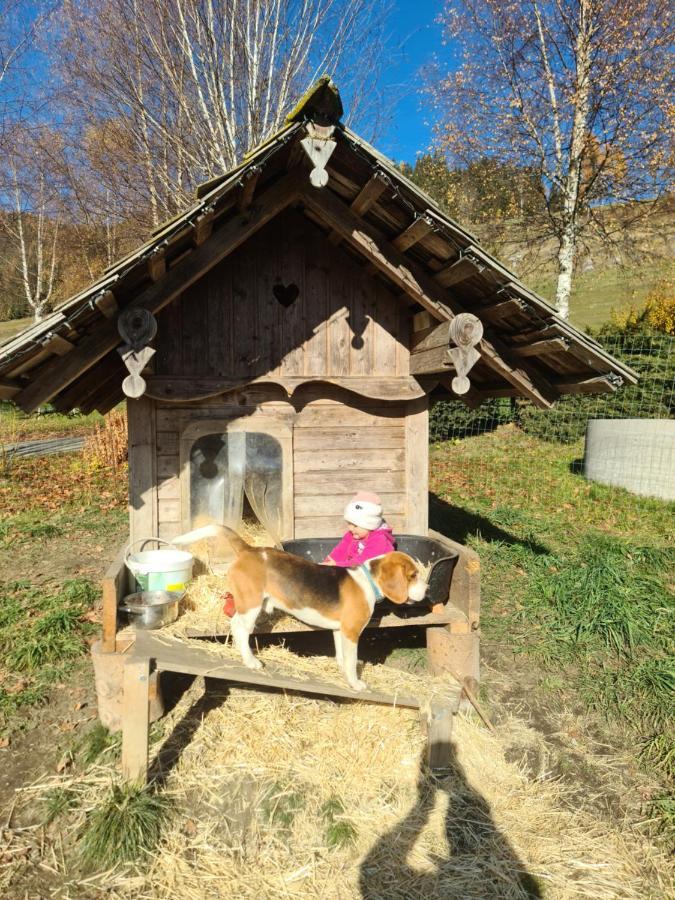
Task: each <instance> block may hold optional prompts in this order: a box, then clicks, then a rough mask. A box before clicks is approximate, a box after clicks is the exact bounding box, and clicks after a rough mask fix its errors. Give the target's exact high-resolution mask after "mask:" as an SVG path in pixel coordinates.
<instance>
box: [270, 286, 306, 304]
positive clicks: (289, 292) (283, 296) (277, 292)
mask: <svg viewBox="0 0 675 900" xmlns="http://www.w3.org/2000/svg"><path fill="white" fill-rule="evenodd" d="M272 293H273V294H274V296H275V297H276V298H277V300H278V301H279V303H281V305H282V306H283V307H284V308H285V309H288V307H289V306H290V305H291V304H292V303H295V301H296V300H297V299H298V295H299V293H300V288H299V287H298V286H297V284H293V282H291V283H290V284H286V285H284V284H275V285H274V287H273V288H272Z"/></svg>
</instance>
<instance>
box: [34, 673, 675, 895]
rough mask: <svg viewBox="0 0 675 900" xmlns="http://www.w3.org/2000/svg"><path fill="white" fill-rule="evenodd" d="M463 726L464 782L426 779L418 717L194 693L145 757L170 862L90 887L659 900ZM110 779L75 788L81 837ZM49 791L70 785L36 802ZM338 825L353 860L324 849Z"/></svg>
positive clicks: (627, 859)
mask: <svg viewBox="0 0 675 900" xmlns="http://www.w3.org/2000/svg"><path fill="white" fill-rule="evenodd" d="M372 668H373V669H375V668H379V669H380V670H382V671H381V672H380V677H381V678H382V679H385V678H387V677H389V676H391V677H395V676H394V674H393V673H392V670H390V669H388V668H387V667H386V666H379V667H376V666H373V667H372ZM401 677H402V676H401ZM407 678H408V679H413V678H419V676H412V675H410V674H408V675H407ZM455 723H456V725H455V732H454V747H453V750H454V757H455V768H454V769H453V771H451V772H449V773H447V774H445V775H444V776H443V777H440V778H436V779H432V778H431V777H430V776H429V775H428V774H426V773H424V772H423V770H422V769H421V767H420V760H421V758H422V757H423V752H424V738H423V735H422V733H421V730H420V728H419V724H418V721H417V716H416V714H415V713H414V712H412V711H409V710H403V709H390V708H386V707H376V706H371V705H367V704H365V703H342V704H340V703H332V702H328V701H324V700H315V699H311V698H305V697H297V696H284V695H282V694H265V693H262V692H259V691H254V690H247V689H243V688H231V689H230V690H229V691H228V692H226V693H224V694H222V695H220V696H218V695H215V696H214V695H213V694H209V695H206V696H205V695H204V693H203V683H202V682H196V683H195V684H194V685H193V686H192V688H191V689H190V691H189V692H188V693H187V694H186V695H185V696H184V697H183V698H182V700H181V702H180V703H179V705H178V706H177V707H176V708H175V709H174V710H173V712H172V713H171V715H170V716H169V717H167V719H165V720H164V723H163V733H164V736H165V738H166V737H167V736H168V735H171V734H172V733H173V737H172V740H171V741H170V742H169V743H168V744H167V743H165V744H164V749H163V750H160V752H159V755H157V751H158V748H160V747H161V746H162V741H161V740H160V741H158V742H157V743H156V744H155V745H154V746H153V750H154V752H155V769H154V770H153V771H154V774H155V775H157V774H160V773H161V774H162V776H163V778H164V787H163V790H164V791H165V792H167V794H168V795H169V796H170V797H171V798H172V799H173V801H174V804H175V814H174V816H173V818H172V820H171V823H170V825H169V826H168V828H167V829H166V830H165V833H164V837H163V840H162V843H161V845H160V846H159V847H158V848H157V850H156V851H155V852H154V853H153V855H152V857H151V858H150V860H149V862H148V864H147V865H146V866H144V867H140V868H138V869H125V870H117V871H112V872H106V873H103V874H101V875H98V876H95V877H94V878H90V879H88V885H89V887H90V888H91V889H92V890H95V891H96V895H97V896H98V892H99V891H102V892H105V893H106V896H111V897H117V898H134V900H142V898H148V900H149V898H167V897H181V898H185V900H202V898H220V897H236V898H238V900H239V898H242V900H244V898H251V900H254V898H255V900H258V898H288V897H302V898H312V897H315V898H319V897H321V898H328V900H352V898H354V900H355V898H360V897H362V898H367V900H375V898H382V900H385V898H386V900H390V898H391V900H404V898H405V900H415V898H420V900H422V898H425V900H431V898H438V900H441V898H443V900H451V898H458V900H459V898H462V900H464V898H481V900H483V898H495V900H496V898H499V900H504V898H507V900H508V898H521V897H526V896H539V894H532V893H528V892H527V887H528V882H527V879H528V878H529V877H530V876H531V877H536V878H537V879H538V880H539V883H540V885H541V887H542V891H543V893H542V896H545V897H548V898H556V900H563V898H565V900H566V898H589V897H593V898H595V900H603V898H638V897H639V898H644V897H647V896H654V897H656V896H666V895H667V893H668V885H666V884H664V883H662V882H659V880H658V876H657V875H656V874H655V869H654V864H655V863H658V866H659V869H661V871H663V870H664V869H665V863H664V861H663V860H662V859H659V858H658V857H657V856H656V851H655V850H654V849H653V848H652V847H650V846H649V845H648V844H647V843H643V842H642V841H640V840H639V838H637V837H634V836H633V835H632V834H631V832H630V831H629V830H628V829H626V830H625V833H622V831H621V830H620V827H619V826H612V825H610V824H608V823H607V822H605V821H603V820H596V819H592V818H590V817H589V816H588V815H585V814H582V813H580V812H578V811H575V808H574V806H573V805H571V802H570V798H569V797H568V796H566V795H565V793H564V792H563V789H562V788H561V787H560V785H558V784H556V783H555V782H553V781H550V780H547V779H546V777H545V775H544V776H542V777H541V778H539V779H536V780H528V778H527V777H526V776H525V775H524V773H523V772H521V771H520V770H519V769H518V768H517V767H516V766H515V765H513V764H512V763H509V762H508V761H507V759H506V756H505V750H506V749H507V745H508V731H509V729H508V724H507V725H506V726H504V728H503V729H502V730H501V732H500V735H499V736H497V737H494V736H492V735H490V734H488V733H487V732H486V731H485V730H484V729H483V728H482V727H481V726H479V725H478V724H476V723H475V722H474V721H472V720H471V719H469V718H465V717H463V716H457V717H456V718H455ZM180 735H183V736H184V737H183V739H182V740H181V739H180ZM177 738H178V739H177ZM172 745H173V747H174V748H175V747H176V746H178V747H180V748H181V752H180V755H179V756H178V758H177V759H174V760H173V767H171V766H172V760H171V757H170V755H167V747H170V746H172ZM158 760H159V761H158ZM112 777H116V776H115V767H114V764H111V765H110V766H109V767H102V766H99V767H97V768H95V769H93V770H90V771H89V772H88V773H87V774H86V775H85V776H83V778H82V780H81V782H80V785H79V787H78V790H79V791H80V792H81V793H82V794H83V795H84V801H85V802H84V803H83V805H82V807H81V808H80V811H79V813H78V814H77V815H79V816H80V819H79V820H78V821H75V822H73V823H72V826H71V827H72V830H73V833H76V831H77V829H78V828H79V827H80V825H81V822H82V818H83V816H84V814H85V812H86V809H87V808H90V807H91V806H94V805H96V804H97V803H99V802H100V798H101V795H102V793H103V792H105V790H106V788H107V786H109V784H110V780H111V778H112ZM55 783H60V784H64V783H65V781H64V779H63V778H61V779H52V780H51V782H50V785H41V786H39V787H38V788H37V789H36V790H37V791H44V790H45V789H46V788H47V787H48V786H53V785H54V784H55ZM329 809H333V810H337V813H333V819H334V821H337V822H339V823H342V824H343V825H346V826H347V829H348V833H349V835H350V836H351V837H352V838H353V842H347V843H345V845H343V846H338V847H333V848H331V846H330V844H331V842H330V840H329V829H330V825H331V821H330V815H329V814H328V813H327V810H329ZM54 864H56V863H54ZM63 867H64V875H65V873H66V872H67V871H68V868H67V864H66V863H63ZM66 877H67V876H66ZM71 877H72V876H71ZM71 883H72V882H71ZM671 887H672V885H671ZM78 890H79V888H78Z"/></svg>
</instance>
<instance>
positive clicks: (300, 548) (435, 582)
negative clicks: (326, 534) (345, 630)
mask: <svg viewBox="0 0 675 900" xmlns="http://www.w3.org/2000/svg"><path fill="white" fill-rule="evenodd" d="M395 538H396V549H397V550H400V551H401V552H402V553H407V554H408V555H409V556H412V558H413V559H415V560H419V561H420V562H421V563H422V565H424V566H427V565H429V563H431V564H432V565H431V571H430V572H429V576H428V578H427V581H428V583H429V588H428V590H427V593H426V597H425V598H424V600H423V601H422V603H425V602H426V603H430V604H431V605H434V604H436V603H446V602H447V599H448V593H449V591H450V581H451V579H452V572H453V569H454V568H455V564H456V562H457V558H458V554H457V553H456V552H455V551H454V550H449V549H448V548H447V547H446V546H444V545H443V544H441V542H440V541H435V540H434V539H433V538H429V537H422V536H421V535H418V534H397V535H395ZM336 544H337V538H302V539H301V540H297V541H284V545H283V547H284V550H286V551H287V552H288V553H293V554H294V555H295V556H304V557H305V559H310V560H311V561H312V562H317V563H320V562H322V561H323V560H324V559H325V558H326V557H327V556H328V554H329V553H330V551H331V550H332V549H333V547H335V545H336ZM386 602H387V604H388V601H386ZM380 605H381V604H378V607H379V606H380ZM392 605H393V604H392ZM415 605H416V606H417V605H418V604H415ZM399 608H400V607H399Z"/></svg>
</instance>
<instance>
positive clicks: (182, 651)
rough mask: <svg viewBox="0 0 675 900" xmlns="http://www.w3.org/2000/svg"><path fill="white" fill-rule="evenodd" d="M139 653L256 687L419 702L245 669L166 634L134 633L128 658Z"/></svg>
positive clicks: (169, 668)
mask: <svg viewBox="0 0 675 900" xmlns="http://www.w3.org/2000/svg"><path fill="white" fill-rule="evenodd" d="M139 656H143V657H145V656H147V657H149V658H150V659H154V660H156V663H157V668H158V670H159V671H166V672H184V673H186V674H188V675H198V676H200V675H203V676H208V677H209V678H222V679H226V680H227V681H238V682H241V683H242V684H255V685H257V686H258V687H268V688H281V689H282V690H290V691H300V692H302V693H306V694H319V695H321V696H324V697H341V698H344V699H346V700H362V701H366V702H368V703H377V704H382V705H385V706H405V707H407V708H410V709H419V705H420V702H419V700H418V699H417V698H416V697H399V696H398V695H396V694H382V693H379V692H376V691H353V690H352V689H351V688H349V687H348V686H347V685H346V684H345V685H341V684H333V683H332V682H329V681H316V680H315V679H313V678H292V677H289V676H288V675H286V674H284V673H283V672H281V671H279V670H278V669H273V668H272V667H267V668H265V669H261V670H259V669H249V668H247V667H246V666H244V665H243V663H242V662H240V661H239V662H238V661H236V660H233V659H228V658H226V657H223V656H221V657H218V656H215V655H214V654H213V653H211V652H209V651H208V650H202V649H201V647H195V646H190V645H188V644H185V642H183V641H177V640H175V639H173V640H172V639H171V638H168V637H166V638H164V637H162V638H153V637H150V636H149V635H146V634H143V632H138V633H137V636H136V645H135V647H134V651H133V656H132V659H136V658H138V657H139ZM336 671H337V670H336ZM338 677H339V676H338Z"/></svg>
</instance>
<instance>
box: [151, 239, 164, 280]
mask: <svg viewBox="0 0 675 900" xmlns="http://www.w3.org/2000/svg"><path fill="white" fill-rule="evenodd" d="M165 272H166V253H165V252H164V248H163V247H162V248H161V249H159V250H156V251H155V252H154V253H151V254H150V256H149V257H148V275H149V276H150V280H151V281H159V279H160V278H161V277H162V276H163V275H164V273H165Z"/></svg>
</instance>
